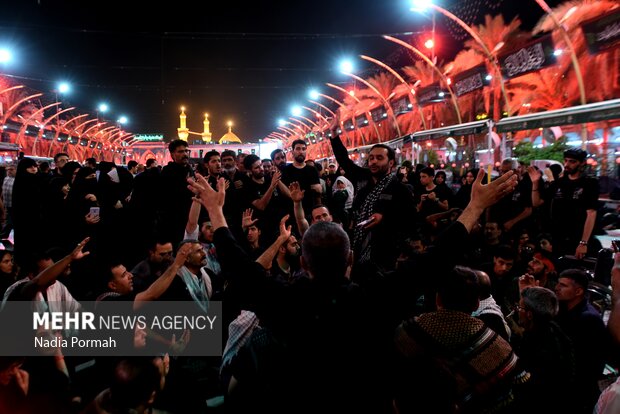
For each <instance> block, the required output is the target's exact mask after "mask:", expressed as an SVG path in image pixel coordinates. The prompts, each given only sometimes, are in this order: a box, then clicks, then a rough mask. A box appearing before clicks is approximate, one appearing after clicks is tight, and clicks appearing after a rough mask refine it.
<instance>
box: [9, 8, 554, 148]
mask: <svg viewBox="0 0 620 414" xmlns="http://www.w3.org/2000/svg"><path fill="white" fill-rule="evenodd" d="M130 3H131V5H132V6H131V8H132V9H137V10H128V5H129V4H130ZM154 3H157V2H154V1H151V2H143V1H131V0H127V1H124V2H120V1H116V0H113V1H97V0H92V1H49V0H39V1H38V2H37V1H32V0H19V1H14V0H13V1H1V2H0V4H2V7H1V10H2V12H1V13H0V47H2V46H10V47H12V48H13V49H14V55H15V62H14V63H12V64H11V65H10V66H6V67H4V68H2V67H0V70H1V71H2V72H3V73H7V74H11V75H14V76H16V77H18V80H19V81H21V82H23V83H25V84H26V85H28V86H31V87H33V88H35V89H37V90H40V91H41V92H46V93H47V94H48V99H53V96H54V94H53V92H52V90H53V89H54V88H55V85H56V83H57V81H58V80H67V81H69V82H71V83H72V85H73V91H72V92H71V94H70V95H68V96H67V97H66V98H65V99H64V100H63V102H64V103H65V107H66V106H69V105H71V106H77V107H78V109H79V110H80V113H84V112H91V113H92V114H93V116H95V108H96V106H97V104H98V103H99V102H101V101H105V102H107V103H108V104H109V105H110V107H111V110H110V112H109V113H108V114H107V115H106V118H108V119H110V120H114V119H116V118H117V117H118V116H120V115H121V114H125V115H127V116H128V117H129V119H130V124H129V125H128V126H127V128H126V129H127V130H129V131H131V132H134V133H163V134H164V135H165V137H166V140H169V139H170V138H175V137H176V128H177V127H178V113H179V107H180V106H181V105H185V106H186V107H187V108H188V109H187V111H186V112H187V115H188V127H189V129H190V130H192V131H198V132H200V131H202V116H203V115H202V114H203V113H204V112H208V113H209V114H210V120H211V131H212V133H213V137H214V139H219V137H220V136H221V135H222V134H224V132H226V126H225V124H226V121H227V120H229V119H230V120H232V121H233V122H234V123H235V127H234V131H235V133H236V134H237V135H238V136H239V137H241V139H242V140H244V141H257V140H258V139H259V138H263V137H264V136H266V135H267V134H269V133H270V132H271V131H273V130H274V129H275V127H276V120H277V119H278V118H280V117H288V116H289V110H290V107H291V105H292V104H294V103H298V104H306V103H307V101H306V99H307V98H306V94H307V91H308V89H309V88H310V87H313V86H314V87H320V88H322V91H323V92H325V93H327V94H330V95H333V94H334V93H335V91H334V90H331V89H329V88H327V87H325V86H324V83H325V82H332V83H343V82H346V80H347V78H346V77H345V76H344V75H341V74H340V73H339V72H338V70H337V65H338V62H339V60H340V59H341V58H342V57H346V56H350V57H356V56H357V55H359V54H366V55H369V56H372V57H375V58H378V59H381V60H383V61H385V62H387V63H389V64H390V65H392V66H393V67H397V68H398V67H400V66H404V65H406V64H410V63H411V61H410V60H409V59H410V58H409V57H408V56H407V55H406V54H404V53H403V51H402V50H399V47H398V46H397V45H394V44H392V43H390V42H388V41H387V40H384V39H382V38H381V37H380V35H381V34H391V35H393V36H396V37H400V38H403V39H413V40H414V41H418V42H419V41H420V39H422V37H423V35H422V33H428V32H429V31H430V29H431V19H430V18H428V17H424V16H419V15H416V14H414V13H412V12H410V11H409V7H408V6H409V1H406V0H383V1H377V0H348V1H347V0H331V1H324V0H316V1H313V2H308V1H287V2H280V1H270V2H241V1H220V2H218V4H217V5H215V4H212V3H214V2H210V1H202V2H192V1H185V2H183V1H175V2H170V1H164V3H166V4H167V6H165V7H159V6H153V4H154ZM558 3H559V2H558V1H550V2H549V4H550V5H551V6H553V5H555V4H558ZM442 5H443V7H448V8H450V7H452V8H453V10H455V11H456V10H457V9H456V8H455V7H461V9H459V10H467V9H473V10H478V11H479V12H478V16H479V21H481V20H482V19H483V15H484V12H485V11H489V10H491V11H492V10H493V9H497V10H498V11H495V12H493V11H492V13H493V14H497V13H498V12H502V13H503V14H504V16H505V17H506V19H507V20H508V21H509V19H511V18H512V17H514V16H515V15H516V14H519V15H520V17H521V18H522V20H523V25H522V27H523V28H528V29H529V28H531V27H532V26H533V25H534V24H535V22H536V21H537V20H538V19H539V18H540V17H541V16H542V11H541V10H540V9H539V8H538V6H537V5H536V3H535V1H534V0H503V1H499V2H498V1H496V0H463V1H459V2H454V1H452V2H448V3H446V2H444V3H443V4H442ZM436 30H437V41H438V49H437V53H438V56H439V60H440V61H441V60H442V59H444V60H449V59H450V58H451V57H453V56H454V55H455V54H456V53H457V52H458V50H459V49H460V47H461V44H460V42H459V41H458V40H456V39H455V38H454V37H453V36H452V32H451V31H450V30H449V28H448V24H447V21H446V20H445V19H444V18H443V17H441V18H439V17H438V18H437V28H436ZM407 32H413V33H414V34H406V33H407ZM357 63H358V65H359V66H358V68H357V70H356V72H357V73H358V74H360V75H361V76H369V75H371V74H372V71H374V70H375V67H371V66H370V63H367V62H363V61H360V60H359V59H358V60H357ZM333 96H337V95H333Z"/></svg>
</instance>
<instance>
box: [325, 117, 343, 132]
mask: <svg viewBox="0 0 620 414" xmlns="http://www.w3.org/2000/svg"><path fill="white" fill-rule="evenodd" d="M338 125H340V119H339V118H338V117H336V116H334V117H332V119H331V120H330V121H329V127H328V129H327V130H328V131H334V130H335V129H336V128H338Z"/></svg>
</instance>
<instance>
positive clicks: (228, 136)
mask: <svg viewBox="0 0 620 414" xmlns="http://www.w3.org/2000/svg"><path fill="white" fill-rule="evenodd" d="M224 142H238V143H241V140H240V139H239V137H238V136H236V135H235V134H234V133H233V132H232V125H231V124H230V123H229V124H228V132H227V133H225V134H224V135H223V136H222V138H220V140H219V143H220V144H223V143H224Z"/></svg>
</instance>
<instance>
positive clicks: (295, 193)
mask: <svg viewBox="0 0 620 414" xmlns="http://www.w3.org/2000/svg"><path fill="white" fill-rule="evenodd" d="M288 190H289V191H290V193H291V200H293V203H299V202H301V200H303V199H304V193H305V190H301V189H300V187H299V183H298V182H297V181H293V182H292V183H291V184H289V186H288Z"/></svg>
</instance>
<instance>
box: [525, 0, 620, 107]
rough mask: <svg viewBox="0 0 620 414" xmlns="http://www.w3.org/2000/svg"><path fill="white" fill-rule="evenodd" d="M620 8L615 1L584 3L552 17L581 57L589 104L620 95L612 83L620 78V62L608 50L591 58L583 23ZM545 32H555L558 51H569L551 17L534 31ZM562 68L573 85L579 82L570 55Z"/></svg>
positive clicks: (588, 0)
mask: <svg viewBox="0 0 620 414" xmlns="http://www.w3.org/2000/svg"><path fill="white" fill-rule="evenodd" d="M618 7H620V5H619V3H618V2H617V1H613V0H601V1H598V0H597V1H594V0H580V1H569V2H566V3H562V4H560V5H559V6H557V7H556V8H554V9H552V13H553V14H554V15H555V16H557V17H558V19H560V21H561V23H562V25H563V26H564V27H565V29H566V31H567V32H568V35H569V37H570V40H571V43H572V44H573V47H574V51H575V54H576V55H577V56H578V60H579V65H580V68H581V72H582V75H583V80H584V83H585V84H586V85H587V91H586V93H587V100H588V101H589V102H598V101H603V100H607V99H612V98H614V97H617V96H618V95H620V85H618V83H617V82H610V80H611V79H613V78H614V77H615V76H617V74H618V72H619V70H620V62H619V60H618V58H617V52H616V51H614V50H607V51H604V52H601V53H599V54H597V55H595V56H592V55H590V53H589V52H588V50H587V44H586V41H585V37H584V36H583V32H582V30H581V28H580V26H581V24H582V23H583V22H585V21H587V20H590V19H593V18H595V17H597V16H600V15H602V14H604V13H607V12H609V11H610V10H613V9H616V8H618ZM541 32H552V35H553V39H554V43H555V44H556V48H562V47H563V48H566V45H565V42H564V38H563V37H562V35H561V33H560V31H559V29H557V27H556V26H555V24H554V22H553V21H552V19H551V18H550V17H549V16H548V15H545V16H544V17H543V18H541V19H540V21H539V22H538V24H537V25H536V26H535V27H534V30H533V31H532V33H533V34H535V35H536V34H539V33H541ZM558 65H559V66H560V68H561V72H562V74H563V75H564V76H566V77H567V78H568V80H569V82H570V83H573V82H576V79H575V78H574V76H575V72H574V70H573V68H572V65H571V60H570V56H569V55H568V53H566V54H563V55H562V56H561V57H560V58H559V59H558ZM575 103H577V102H575Z"/></svg>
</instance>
